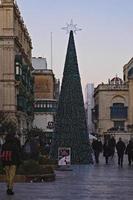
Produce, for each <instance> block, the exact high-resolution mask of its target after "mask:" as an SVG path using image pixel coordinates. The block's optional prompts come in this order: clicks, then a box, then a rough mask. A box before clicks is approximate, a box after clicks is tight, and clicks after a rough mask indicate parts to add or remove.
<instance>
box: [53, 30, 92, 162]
mask: <svg viewBox="0 0 133 200" xmlns="http://www.w3.org/2000/svg"><path fill="white" fill-rule="evenodd" d="M59 147H70V148H71V161H72V164H88V163H90V162H91V161H92V160H91V153H90V146H89V141H88V134H87V124H86V117H85V109H84V102H83V94H82V88H81V82H80V74H79V69H78V62H77V55H76V49H75V43H74V36H73V31H70V35H69V42H68V48H67V54H66V61H65V67H64V73H63V80H62V86H61V93H60V97H59V103H58V109H57V115H56V123H55V135H54V139H53V146H52V155H53V156H54V158H57V153H58V148H59Z"/></svg>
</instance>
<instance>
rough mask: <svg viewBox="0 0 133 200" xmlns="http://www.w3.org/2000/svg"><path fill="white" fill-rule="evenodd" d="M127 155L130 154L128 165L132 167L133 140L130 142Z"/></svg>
mask: <svg viewBox="0 0 133 200" xmlns="http://www.w3.org/2000/svg"><path fill="white" fill-rule="evenodd" d="M126 154H128V164H129V165H131V162H132V161H133V139H132V140H129V143H128V145H127V148H126Z"/></svg>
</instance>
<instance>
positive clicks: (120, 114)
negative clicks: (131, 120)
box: [110, 106, 128, 120]
mask: <svg viewBox="0 0 133 200" xmlns="http://www.w3.org/2000/svg"><path fill="white" fill-rule="evenodd" d="M127 117H128V107H124V106H120V107H116V106H113V107H110V118H111V119H123V120H125V119H127Z"/></svg>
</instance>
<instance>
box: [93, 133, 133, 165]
mask: <svg viewBox="0 0 133 200" xmlns="http://www.w3.org/2000/svg"><path fill="white" fill-rule="evenodd" d="M92 149H93V153H94V158H95V162H96V163H97V164H98V163H99V156H100V153H103V156H104V157H105V163H106V164H108V162H109V158H111V159H113V157H114V154H115V151H116V152H117V156H118V165H119V166H121V167H122V166H123V160H124V155H125V154H127V155H128V165H129V166H131V164H132V162H133V138H132V139H130V140H129V142H128V144H127V145H126V144H125V142H124V141H123V140H122V138H119V140H118V142H116V140H115V138H114V137H113V136H111V137H109V138H105V139H104V142H103V143H102V141H101V139H100V138H97V139H94V140H93V142H92Z"/></svg>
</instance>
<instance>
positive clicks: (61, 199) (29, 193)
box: [0, 161, 133, 200]
mask: <svg viewBox="0 0 133 200" xmlns="http://www.w3.org/2000/svg"><path fill="white" fill-rule="evenodd" d="M72 168H73V171H57V172H56V181H55V182H48V183H25V184H24V183H22V184H15V195H14V196H13V197H8V196H7V195H6V194H5V184H4V183H0V200H133V166H131V167H129V166H128V165H127V162H126V161H125V164H124V167H123V168H119V167H118V166H117V164H114V163H113V161H111V163H110V164H109V165H105V164H104V161H102V163H100V164H99V165H90V166H88V165H87V166H85V165H82V166H72Z"/></svg>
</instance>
